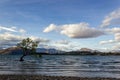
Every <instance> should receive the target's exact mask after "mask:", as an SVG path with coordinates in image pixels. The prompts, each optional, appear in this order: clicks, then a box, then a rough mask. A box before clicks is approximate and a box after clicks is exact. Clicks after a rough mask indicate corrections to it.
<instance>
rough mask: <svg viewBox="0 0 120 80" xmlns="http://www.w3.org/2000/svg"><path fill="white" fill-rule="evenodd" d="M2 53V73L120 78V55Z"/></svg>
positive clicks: (0, 60) (0, 62)
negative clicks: (28, 54) (39, 55)
mask: <svg viewBox="0 0 120 80" xmlns="http://www.w3.org/2000/svg"><path fill="white" fill-rule="evenodd" d="M20 56H21V55H0V74H33V75H39V74H41V75H51V76H79V77H112V78H120V56H97V55H96V56H80V55H43V56H42V57H41V58H38V57H35V56H26V57H25V61H23V62H20V61H19V58H20Z"/></svg>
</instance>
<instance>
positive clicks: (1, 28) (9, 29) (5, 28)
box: [0, 26, 17, 32]
mask: <svg viewBox="0 0 120 80" xmlns="http://www.w3.org/2000/svg"><path fill="white" fill-rule="evenodd" d="M1 30H5V31H10V32H17V31H16V30H15V28H13V27H9V28H8V27H4V26H0V31H1Z"/></svg>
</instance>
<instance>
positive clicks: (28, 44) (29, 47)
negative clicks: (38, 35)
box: [17, 38, 39, 61]
mask: <svg viewBox="0 0 120 80" xmlns="http://www.w3.org/2000/svg"><path fill="white" fill-rule="evenodd" d="M38 44H39V41H33V40H32V39H30V38H26V39H23V40H22V41H21V42H20V43H18V44H17V47H20V48H21V49H22V50H23V55H22V56H21V57H20V61H24V59H23V58H24V57H25V56H26V55H29V54H33V53H35V52H36V48H37V46H38Z"/></svg>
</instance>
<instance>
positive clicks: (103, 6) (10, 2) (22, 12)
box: [0, 0, 120, 50]
mask: <svg viewBox="0 0 120 80" xmlns="http://www.w3.org/2000/svg"><path fill="white" fill-rule="evenodd" d="M112 12H114V14H112ZM115 15H117V17H116V16H115ZM106 17H107V18H106ZM51 24H53V25H52V27H51V28H52V29H51V30H47V31H45V29H46V28H49V29H50V25H51ZM65 25H66V27H65ZM106 25H107V26H106ZM0 26H1V27H2V28H1V29H0V37H2V36H3V35H5V36H6V37H4V38H3V39H1V43H3V40H9V43H10V44H12V43H11V42H12V40H15V39H16V40H20V39H22V38H25V37H31V36H32V38H34V39H39V38H40V39H39V40H41V45H42V47H54V48H58V49H63V48H64V50H65V49H66V50H71V46H72V47H74V49H80V48H82V47H87V48H91V49H98V50H101V49H102V50H103V49H110V50H112V49H114V48H115V49H119V45H118V44H119V40H118V38H119V27H120V0H0ZM101 26H103V27H101ZM3 27H4V28H5V29H3ZM6 28H9V29H12V30H15V31H16V32H14V31H10V30H8V29H6ZM74 28H77V29H74ZM72 29H73V31H72ZM76 30H77V31H76ZM81 30H82V31H81ZM116 30H117V32H115V31H116ZM88 34H89V35H88ZM90 34H91V35H90ZM95 34H96V35H95ZM116 35H117V37H116ZM15 36H17V38H16V37H15ZM11 37H12V38H11ZM116 38H117V39H116ZM110 40H111V41H110ZM9 43H8V44H9ZM1 46H6V44H5V45H4V44H2V45H1Z"/></svg>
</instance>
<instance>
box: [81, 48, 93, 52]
mask: <svg viewBox="0 0 120 80" xmlns="http://www.w3.org/2000/svg"><path fill="white" fill-rule="evenodd" d="M80 51H88V52H92V51H93V50H92V49H89V48H81V49H80Z"/></svg>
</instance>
